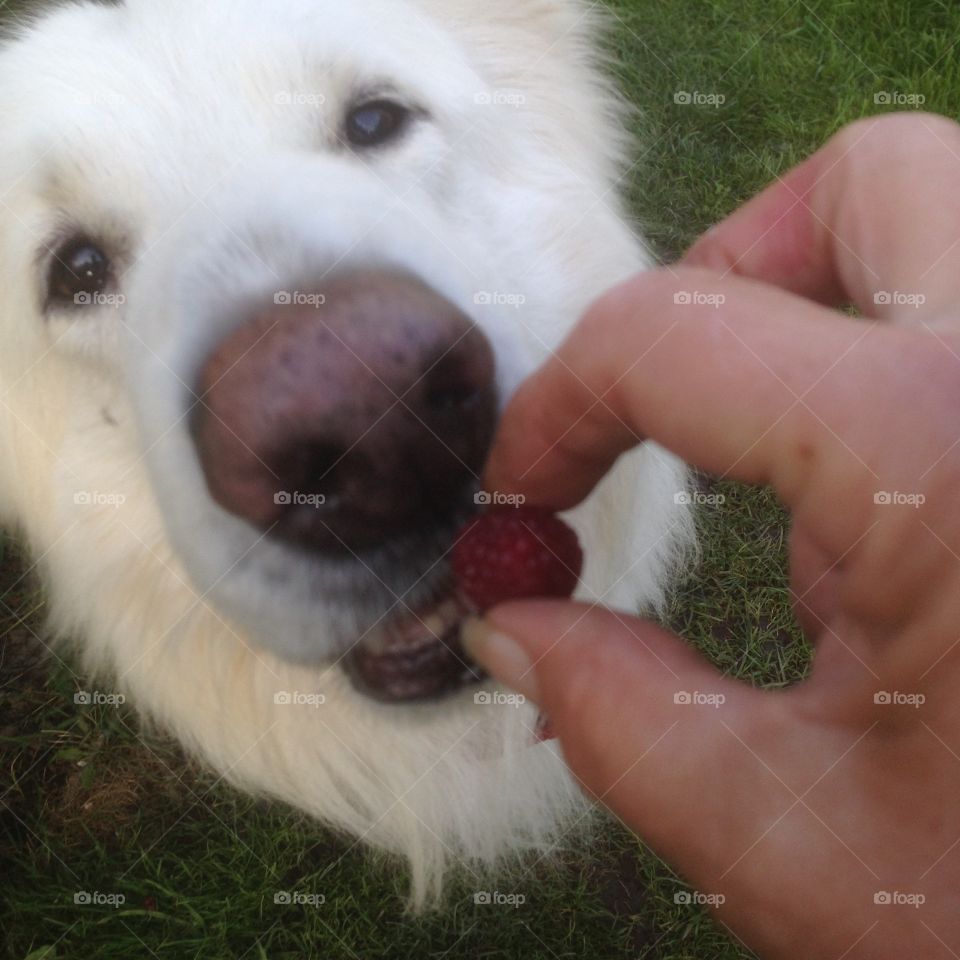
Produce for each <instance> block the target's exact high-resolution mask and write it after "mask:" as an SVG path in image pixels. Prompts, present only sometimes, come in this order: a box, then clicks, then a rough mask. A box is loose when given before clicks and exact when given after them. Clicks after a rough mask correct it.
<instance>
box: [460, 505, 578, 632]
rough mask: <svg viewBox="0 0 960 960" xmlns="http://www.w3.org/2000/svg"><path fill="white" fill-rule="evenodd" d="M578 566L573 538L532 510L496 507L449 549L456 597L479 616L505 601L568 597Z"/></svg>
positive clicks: (553, 520) (553, 517)
mask: <svg viewBox="0 0 960 960" xmlns="http://www.w3.org/2000/svg"><path fill="white" fill-rule="evenodd" d="M582 567H583V551H582V550H581V549H580V542H579V540H578V539H577V535H576V533H575V532H574V531H573V530H571V529H570V527H568V526H567V524H566V523H564V522H563V520H561V519H560V518H559V517H558V516H556V515H555V514H553V513H551V512H550V511H549V510H542V509H539V508H536V507H503V508H496V509H494V510H491V511H490V512H488V513H485V514H482V515H481V516H479V517H474V518H473V519H472V520H470V521H469V522H468V523H467V524H466V525H465V526H464V527H463V529H462V530H461V531H460V535H459V537H458V538H457V542H456V543H455V544H454V547H453V572H454V575H455V577H456V580H457V584H458V586H459V588H460V592H461V593H462V594H463V596H464V598H465V599H466V600H467V601H468V602H469V603H471V604H472V605H473V606H475V607H476V608H477V610H479V611H480V612H481V613H482V612H483V611H485V610H488V609H489V608H490V607H494V606H496V605H497V604H498V603H503V602H504V601H506V600H520V599H523V598H526V597H569V596H570V595H571V594H572V593H573V591H574V589H575V587H576V586H577V582H578V580H579V579H580V570H581V568H582Z"/></svg>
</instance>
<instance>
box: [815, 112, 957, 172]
mask: <svg viewBox="0 0 960 960" xmlns="http://www.w3.org/2000/svg"><path fill="white" fill-rule="evenodd" d="M936 142H939V144H940V145H941V147H942V145H943V144H944V143H947V144H954V145H957V146H960V124H958V123H956V122H955V121H954V120H951V119H949V118H947V117H943V116H940V115H939V114H936V113H924V112H919V111H910V112H908V113H906V112H905V113H889V114H884V115H883V116H878V117H866V118H864V119H861V120H855V121H854V122H853V123H851V124H848V125H847V126H846V127H844V128H843V129H842V130H841V131H840V132H839V133H838V134H836V136H835V137H834V139H833V141H832V143H833V147H834V149H835V150H836V151H837V152H838V153H839V154H840V155H841V156H847V157H849V158H851V159H852V160H854V161H856V160H858V159H860V158H862V157H876V158H877V159H880V160H882V161H883V162H884V163H885V164H889V163H890V157H891V153H892V154H893V155H894V156H900V155H904V154H907V155H916V154H917V152H918V151H926V150H929V148H930V146H931V143H936Z"/></svg>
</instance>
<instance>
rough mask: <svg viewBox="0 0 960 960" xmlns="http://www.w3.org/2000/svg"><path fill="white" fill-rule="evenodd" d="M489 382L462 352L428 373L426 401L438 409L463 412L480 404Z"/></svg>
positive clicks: (442, 361) (426, 376)
mask: <svg viewBox="0 0 960 960" xmlns="http://www.w3.org/2000/svg"><path fill="white" fill-rule="evenodd" d="M485 386H486V383H485V382H484V381H483V378H482V377H481V376H480V375H479V371H473V370H471V369H470V366H469V364H468V363H465V362H464V360H463V357H462V356H458V355H456V354H451V355H449V356H447V357H443V358H441V359H440V360H439V361H437V362H436V363H435V364H434V365H433V366H432V367H431V368H430V369H429V370H428V371H427V373H426V374H425V375H424V393H423V401H424V403H425V404H426V406H427V408H428V409H430V410H432V411H433V412H434V413H441V414H442V413H454V412H458V413H463V412H466V411H469V410H470V409H472V408H473V407H475V406H477V405H478V404H479V402H480V400H481V398H482V396H483V392H484V388H485Z"/></svg>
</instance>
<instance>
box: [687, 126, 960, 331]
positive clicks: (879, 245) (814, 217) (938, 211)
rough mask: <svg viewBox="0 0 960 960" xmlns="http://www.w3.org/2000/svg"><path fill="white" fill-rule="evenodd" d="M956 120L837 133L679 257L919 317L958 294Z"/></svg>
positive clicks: (815, 296)
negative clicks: (684, 254)
mask: <svg viewBox="0 0 960 960" xmlns="http://www.w3.org/2000/svg"><path fill="white" fill-rule="evenodd" d="M958 224H960V125H958V124H956V123H954V122H953V121H952V120H948V119H946V118H945V117H940V116H937V115H935V114H924V113H911V114H890V115H886V116H882V117H872V118H870V119H867V120H861V121H859V122H857V123H854V124H851V125H850V126H848V127H845V128H844V129H843V130H842V131H840V133H838V134H837V135H836V136H835V137H833V138H832V139H831V140H830V142H829V143H827V144H826V146H824V147H823V148H822V149H821V150H819V151H817V153H815V154H814V155H813V156H812V157H810V158H809V159H808V160H806V161H805V162H804V163H802V164H801V165H800V166H798V167H796V168H795V169H794V170H792V171H790V173H788V174H787V175H786V176H784V177H782V178H778V179H777V180H776V181H775V182H774V183H773V184H772V185H771V186H769V187H768V188H767V189H766V190H764V191H763V192H762V193H761V194H759V195H758V196H757V197H755V198H754V199H753V200H751V201H750V202H749V203H747V204H745V205H744V206H743V207H742V208H741V209H739V210H737V211H736V212H735V213H733V214H732V215H731V216H730V217H728V218H727V219H726V220H724V221H723V222H722V223H721V224H719V225H718V226H717V227H714V228H713V229H712V230H710V231H708V232H707V233H706V234H705V235H704V236H703V237H702V238H701V239H700V240H699V241H697V243H695V244H694V246H693V247H692V248H691V249H690V251H689V252H688V253H687V255H686V257H685V258H684V263H686V264H688V265H690V266H700V267H707V268H709V269H713V270H716V271H717V272H718V273H720V275H721V276H732V275H737V276H743V277H754V278H757V279H761V280H764V281H765V282H767V283H771V284H774V285H775V286H778V287H781V288H782V289H784V290H790V291H791V292H793V293H798V294H800V295H802V296H804V297H808V298H809V299H812V300H816V301H818V302H819V303H823V304H828V305H831V306H837V305H839V304H842V303H853V304H855V305H856V306H857V308H858V309H859V310H860V311H861V313H863V314H864V315H866V316H870V317H878V318H882V319H894V318H896V319H907V320H912V321H922V320H926V319H927V318H929V317H933V316H936V315H938V314H939V313H941V312H942V311H943V310H944V309H945V308H951V309H952V308H953V307H954V305H955V303H956V299H957V291H958V289H960V230H958V226H957V225H958Z"/></svg>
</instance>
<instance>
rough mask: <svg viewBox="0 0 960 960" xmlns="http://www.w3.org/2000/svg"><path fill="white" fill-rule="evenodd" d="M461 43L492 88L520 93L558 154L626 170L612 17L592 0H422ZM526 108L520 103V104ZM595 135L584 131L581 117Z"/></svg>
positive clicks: (606, 169) (606, 171)
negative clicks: (611, 62) (610, 43)
mask: <svg viewBox="0 0 960 960" xmlns="http://www.w3.org/2000/svg"><path fill="white" fill-rule="evenodd" d="M420 2H421V3H423V4H425V5H426V6H427V7H428V9H429V10H430V11H431V13H432V14H433V15H434V16H435V17H436V18H437V19H438V20H440V21H441V22H443V23H445V24H446V25H447V26H448V27H449V28H450V29H451V30H452V31H453V33H454V34H455V35H457V36H458V37H460V38H461V39H462V41H463V46H464V49H465V50H466V51H467V54H468V55H469V56H470V58H471V59H472V61H473V63H474V65H475V67H476V68H477V71H478V72H479V73H480V74H481V75H482V76H483V77H484V78H485V80H486V81H487V82H488V84H489V86H490V87H491V89H493V90H500V91H503V92H510V93H512V92H514V91H516V92H519V93H520V94H522V100H521V101H518V102H522V103H525V104H526V105H527V106H528V107H529V108H530V109H529V115H530V120H531V123H532V124H533V125H535V126H536V128H537V134H538V136H540V137H542V138H543V139H545V140H546V141H548V142H551V143H552V144H553V145H554V146H555V148H556V154H555V155H556V156H562V157H565V158H566V160H567V161H568V162H569V163H570V164H576V163H579V162H582V163H586V164H588V165H589V167H590V168H591V169H593V170H594V171H595V172H596V171H597V170H599V171H600V173H601V176H607V177H610V176H613V177H616V176H617V175H618V173H619V172H620V171H621V170H622V169H623V165H624V162H625V158H626V156H627V155H628V153H629V149H630V141H629V138H628V137H627V136H626V135H625V133H624V131H625V130H626V128H627V126H628V124H627V123H626V122H625V121H626V118H627V115H628V113H629V112H630V111H629V108H628V107H627V105H626V103H625V101H624V100H623V98H622V97H621V95H620V93H619V91H618V90H617V88H616V85H615V84H614V83H613V81H612V79H611V74H610V72H609V71H608V70H607V69H606V62H605V61H606V55H605V53H604V50H603V46H602V43H601V37H602V35H603V33H604V32H605V31H606V30H607V27H608V24H609V21H608V18H607V16H606V14H605V13H604V11H603V10H602V9H598V8H597V4H595V3H589V2H587V0H420ZM521 109H522V107H521ZM584 117H589V118H590V129H591V137H590V138H588V139H585V138H584V137H583V130H584V126H583V122H584V120H583V118H584Z"/></svg>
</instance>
